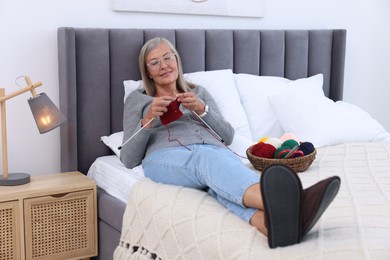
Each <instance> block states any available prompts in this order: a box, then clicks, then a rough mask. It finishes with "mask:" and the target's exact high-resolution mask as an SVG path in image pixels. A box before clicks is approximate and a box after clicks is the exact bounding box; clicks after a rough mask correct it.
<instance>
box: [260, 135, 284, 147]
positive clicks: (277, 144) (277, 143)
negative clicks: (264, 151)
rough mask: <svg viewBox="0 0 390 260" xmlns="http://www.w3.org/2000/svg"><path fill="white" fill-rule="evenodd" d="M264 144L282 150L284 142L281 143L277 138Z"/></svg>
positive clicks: (270, 139)
mask: <svg viewBox="0 0 390 260" xmlns="http://www.w3.org/2000/svg"><path fill="white" fill-rule="evenodd" d="M264 143H266V144H270V145H272V146H273V147H275V148H276V149H278V148H280V147H281V146H282V141H280V139H279V138H276V137H270V138H268V139H267V140H265V142H264Z"/></svg>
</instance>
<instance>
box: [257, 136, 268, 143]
mask: <svg viewBox="0 0 390 260" xmlns="http://www.w3.org/2000/svg"><path fill="white" fill-rule="evenodd" d="M267 140H268V136H264V137H263V138H261V139H260V140H259V142H258V143H264V142H265V141H267Z"/></svg>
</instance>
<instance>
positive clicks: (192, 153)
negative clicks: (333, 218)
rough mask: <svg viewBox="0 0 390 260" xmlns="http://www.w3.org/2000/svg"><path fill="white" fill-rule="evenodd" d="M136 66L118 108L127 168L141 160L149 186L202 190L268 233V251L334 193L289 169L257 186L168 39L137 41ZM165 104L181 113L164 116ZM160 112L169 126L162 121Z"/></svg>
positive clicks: (299, 230)
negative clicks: (135, 81) (133, 82)
mask: <svg viewBox="0 0 390 260" xmlns="http://www.w3.org/2000/svg"><path fill="white" fill-rule="evenodd" d="M139 69H140V72H141V76H142V81H143V87H144V89H143V90H135V91H133V92H132V93H131V94H130V95H129V96H128V97H127V99H126V101H125V107H124V139H123V140H124V141H127V143H125V144H124V145H123V148H122V150H121V161H122V162H123V163H124V164H125V165H126V167H128V168H133V167H135V166H137V165H139V164H141V163H142V165H143V168H144V172H145V176H146V177H148V178H150V179H152V180H154V181H156V182H159V183H165V184H171V185H180V186H185V187H190V188H195V189H202V190H205V191H207V192H208V193H209V194H210V195H211V196H212V197H214V198H215V199H216V200H217V201H219V202H220V203H221V204H222V205H223V206H225V207H226V208H227V209H229V210H230V211H231V212H233V213H234V214H235V215H237V216H238V217H240V218H241V219H243V220H244V221H246V222H248V223H250V224H251V225H253V226H255V227H256V228H257V229H258V230H259V231H260V232H262V233H263V234H264V235H266V236H268V243H269V246H270V247H271V248H274V247H278V246H287V245H291V244H295V243H299V242H300V241H301V239H302V237H303V236H304V235H305V234H307V233H308V232H309V231H310V229H311V228H312V227H313V226H314V224H315V223H316V222H317V220H318V219H319V217H320V216H321V215H322V213H323V212H324V211H325V210H326V208H327V207H328V205H329V204H330V203H331V201H332V200H333V199H334V197H335V196H336V194H337V192H338V189H339V185H340V179H339V178H338V177H337V176H335V177H331V178H328V179H326V180H323V181H321V182H319V183H317V184H315V185H313V186H312V187H310V188H308V189H306V190H303V189H302V185H301V182H300V180H299V178H298V176H297V174H296V173H295V172H293V171H292V170H291V169H289V168H287V167H285V166H282V165H275V166H271V167H268V168H267V169H266V170H264V171H263V173H262V174H261V182H259V175H258V174H257V173H255V172H254V171H252V170H250V169H249V168H247V167H246V166H245V165H244V164H243V163H242V162H241V160H240V159H239V158H238V157H237V156H236V155H235V154H234V153H233V152H232V151H230V150H229V149H227V147H226V145H229V144H231V143H232V141H233V138H234V129H233V127H232V126H231V125H230V124H229V122H227V121H226V120H225V119H224V118H223V116H222V115H221V113H220V111H219V109H218V107H217V105H216V103H215V101H214V100H213V98H212V97H211V95H210V94H209V93H208V92H207V90H206V89H205V88H203V87H202V86H197V85H195V84H192V83H190V82H187V81H186V80H185V79H184V77H183V69H182V65H181V60H180V55H179V53H178V52H177V50H176V49H175V47H174V46H173V45H172V44H171V43H170V42H169V41H168V40H167V39H165V38H153V39H151V40H149V41H147V42H146V43H145V44H144V46H143V47H142V49H141V51H140V54H139ZM177 102H179V103H177ZM172 104H175V105H176V110H180V111H176V112H175V114H172V113H171V112H172V111H169V112H167V111H168V109H170V110H171V109H174V108H171V107H172ZM179 104H180V105H179ZM179 106H180V107H179ZM164 115H165V116H167V115H168V122H169V123H166V122H165V120H164V122H162V118H161V116H164ZM170 120H173V121H172V122H170Z"/></svg>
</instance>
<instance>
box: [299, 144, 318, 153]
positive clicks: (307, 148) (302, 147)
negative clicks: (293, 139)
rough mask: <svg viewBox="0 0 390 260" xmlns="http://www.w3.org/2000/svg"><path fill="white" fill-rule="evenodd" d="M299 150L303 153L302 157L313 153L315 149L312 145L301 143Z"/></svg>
mask: <svg viewBox="0 0 390 260" xmlns="http://www.w3.org/2000/svg"><path fill="white" fill-rule="evenodd" d="M299 150H301V151H302V152H303V154H304V155H308V154H311V153H312V152H314V150H315V148H314V145H313V144H312V143H310V142H303V143H301V144H300V145H299Z"/></svg>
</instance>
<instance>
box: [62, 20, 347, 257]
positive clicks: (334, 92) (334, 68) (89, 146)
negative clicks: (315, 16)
mask: <svg viewBox="0 0 390 260" xmlns="http://www.w3.org/2000/svg"><path fill="white" fill-rule="evenodd" d="M155 36H163V37H166V38H167V39H169V40H170V41H171V42H172V43H173V44H174V45H175V46H176V48H177V49H178V51H179V53H180V54H181V58H182V62H183V68H184V72H185V73H188V72H195V71H205V70H217V69H232V70H233V72H234V73H248V74H254V75H264V76H281V77H286V78H289V79H298V78H304V77H308V76H312V75H315V74H317V73H323V74H324V92H325V95H326V96H328V97H329V98H331V99H333V100H335V101H336V100H341V99H342V94H343V82H344V63H345V47H346V31H345V30H227V29H218V30H217V29H206V30H202V29H109V28H70V27H62V28H59V29H58V58H59V86H60V108H61V110H62V111H63V112H64V114H65V115H66V117H67V119H68V120H67V122H66V123H65V124H63V125H62V126H61V170H62V171H74V170H78V171H80V172H82V173H84V174H86V173H87V171H88V169H89V167H90V165H91V164H92V163H93V161H94V160H95V159H96V158H97V157H99V156H104V155H110V154H112V152H111V151H110V150H109V149H108V148H107V147H106V146H105V145H104V144H103V143H102V142H100V137H101V136H104V135H110V134H111V133H114V132H118V131H121V130H122V129H123V126H122V117H123V95H124V88H123V80H127V79H133V80H139V79H140V74H139V71H138V65H137V61H138V52H139V50H140V48H141V47H142V45H143V43H144V42H145V41H147V40H148V39H150V38H153V37H155ZM125 206H126V205H125V204H124V203H123V202H121V201H119V200H117V199H115V198H113V197H112V196H110V195H108V194H107V193H105V192H104V191H103V190H99V192H98V207H99V209H98V213H99V223H98V225H99V257H98V258H99V259H104V260H108V259H112V253H113V251H114V249H115V247H116V246H117V245H118V242H119V237H120V230H121V227H122V215H123V212H124V209H125Z"/></svg>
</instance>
